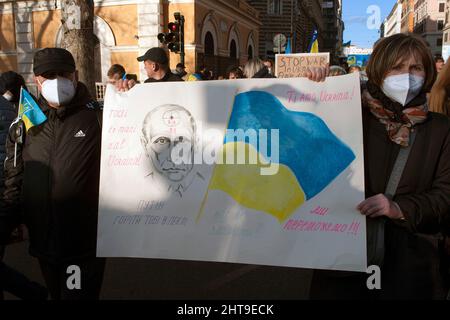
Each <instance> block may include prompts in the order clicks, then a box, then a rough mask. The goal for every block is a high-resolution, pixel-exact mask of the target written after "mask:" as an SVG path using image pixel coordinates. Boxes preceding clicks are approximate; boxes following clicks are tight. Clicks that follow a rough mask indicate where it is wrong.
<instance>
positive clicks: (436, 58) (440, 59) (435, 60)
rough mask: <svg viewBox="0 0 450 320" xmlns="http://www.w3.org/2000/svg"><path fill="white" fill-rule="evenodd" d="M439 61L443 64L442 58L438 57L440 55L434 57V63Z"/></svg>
mask: <svg viewBox="0 0 450 320" xmlns="http://www.w3.org/2000/svg"><path fill="white" fill-rule="evenodd" d="M439 61H442V62H445V60H444V58H442V56H440V55H437V56H435V57H434V62H439Z"/></svg>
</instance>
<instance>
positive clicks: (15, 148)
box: [14, 86, 23, 168]
mask: <svg viewBox="0 0 450 320" xmlns="http://www.w3.org/2000/svg"><path fill="white" fill-rule="evenodd" d="M22 91H23V86H20V98H19V105H18V106H17V118H18V119H19V118H20V104H21V103H22ZM17 125H18V126H20V123H19V122H17ZM16 134H17V129H16V132H15V133H14V136H15V135H16ZM21 134H22V132H21ZM14 140H15V141H14V142H15V143H14V168H15V167H17V137H15V139H14Z"/></svg>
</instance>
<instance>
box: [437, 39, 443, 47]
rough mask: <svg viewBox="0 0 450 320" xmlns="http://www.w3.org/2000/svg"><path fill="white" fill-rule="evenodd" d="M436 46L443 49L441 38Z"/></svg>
mask: <svg viewBox="0 0 450 320" xmlns="http://www.w3.org/2000/svg"><path fill="white" fill-rule="evenodd" d="M436 46H437V47H442V38H439V39H437V40H436Z"/></svg>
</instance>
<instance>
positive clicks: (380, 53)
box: [0, 34, 450, 300]
mask: <svg viewBox="0 0 450 320" xmlns="http://www.w3.org/2000/svg"><path fill="white" fill-rule="evenodd" d="M137 60H138V61H139V62H142V63H143V64H144V67H145V70H146V73H147V76H148V79H147V80H146V81H145V83H154V82H170V81H204V80H213V79H219V78H218V77H216V76H215V75H214V74H213V72H212V71H211V70H208V69H207V68H200V69H199V70H197V72H195V73H192V74H188V73H187V72H186V68H185V66H184V65H182V64H178V65H177V66H176V70H175V71H174V72H172V71H171V70H170V68H169V59H168V57H167V54H166V52H165V50H163V49H161V48H152V49H150V50H148V51H147V52H146V53H145V54H144V55H143V56H141V57H138V58H137ZM33 68H34V69H33V71H34V75H35V83H36V85H37V88H38V91H39V95H38V97H36V101H37V103H38V105H39V107H40V108H41V109H42V111H43V112H44V114H45V115H46V117H47V120H46V121H45V122H44V123H42V124H40V125H38V126H36V127H33V128H31V129H29V130H28V131H27V130H26V128H24V124H23V122H22V121H15V120H14V119H15V118H16V115H17V108H18V102H19V95H20V88H21V87H25V82H24V80H23V78H22V77H21V76H20V75H18V74H17V73H15V72H5V73H3V74H2V75H1V76H0V95H1V96H0V100H1V104H0V106H1V107H0V113H1V119H0V120H1V122H2V123H1V128H2V131H1V134H0V139H2V142H1V143H0V156H1V159H0V160H1V161H4V164H5V165H4V170H3V171H1V172H0V179H1V181H0V188H1V189H2V190H1V191H2V196H1V197H0V199H1V203H0V245H1V246H2V248H3V247H4V246H5V245H7V244H9V243H11V242H12V241H14V239H13V238H14V237H13V235H15V236H16V237H19V238H20V234H21V230H27V232H28V233H29V243H30V254H31V255H32V256H34V257H36V258H38V260H39V264H40V267H41V271H42V274H43V276H44V279H45V283H46V287H47V289H48V291H49V293H50V297H51V298H52V299H56V300H59V299H98V298H99V294H100V290H101V285H102V279H103V272H104V268H105V259H101V258H97V257H96V240H97V233H96V232H97V217H98V212H97V210H98V197H99V169H100V153H101V152H100V146H101V127H102V110H101V108H100V107H99V105H98V104H97V103H96V102H95V101H94V99H93V98H92V97H91V96H90V94H89V91H88V90H87V88H86V86H85V85H84V84H83V83H81V82H79V81H78V75H77V71H76V66H75V61H74V59H73V57H72V55H71V54H70V53H69V52H68V51H66V50H64V49H59V48H46V49H43V50H40V51H38V52H36V54H35V56H34V61H33ZM362 71H363V70H361V67H359V66H350V67H346V66H337V65H336V66H331V67H320V68H310V69H309V70H308V72H307V74H306V77H307V78H308V79H309V80H311V81H317V82H321V81H325V79H326V77H328V76H340V75H344V74H347V73H353V72H360V73H361V72H362ZM365 72H366V75H365V76H364V78H363V77H361V88H362V101H361V105H362V110H363V119H362V122H363V128H364V130H363V139H364V152H365V157H364V158H365V183H366V185H365V190H366V200H365V201H363V202H362V203H360V204H356V203H355V204H354V205H355V207H356V208H357V210H358V211H359V212H360V213H361V214H362V215H364V216H366V217H367V241H368V242H367V247H368V259H369V261H368V264H369V265H370V264H377V265H379V266H380V267H381V270H382V290H377V291H370V290H369V289H368V288H367V286H366V280H367V275H366V274H361V273H351V272H337V271H333V272H331V271H315V272H314V277H313V281H312V285H311V298H314V299H363V298H367V299H408V298H410V299H445V298H446V295H447V292H448V290H449V287H450V279H449V275H450V272H449V268H450V261H449V260H450V258H449V257H450V241H449V236H450V120H449V118H448V116H449V114H450V111H449V109H448V106H449V103H448V101H449V94H450V63H447V64H445V61H443V60H441V59H435V58H434V57H433V56H432V54H431V51H430V49H429V47H428V46H427V44H426V42H425V41H424V40H423V39H422V38H421V37H418V36H415V35H409V34H398V35H394V36H391V37H388V38H384V39H382V40H380V41H379V42H378V43H377V44H376V45H375V48H374V51H373V54H372V56H371V59H370V61H369V64H368V66H367V69H366V70H365ZM438 73H439V74H438ZM108 78H109V82H110V83H112V84H114V85H115V86H116V88H117V89H118V90H120V91H127V90H130V89H131V88H132V87H133V86H135V85H136V84H137V82H138V81H137V78H136V76H135V75H128V74H127V73H126V71H125V69H124V68H123V67H122V66H120V65H113V66H112V67H111V69H110V70H109V72H108ZM225 78H226V79H230V80H232V79H244V78H247V79H258V78H275V76H274V62H273V61H271V60H270V59H267V60H261V59H258V58H256V59H252V60H250V61H248V62H247V63H246V64H245V66H242V67H240V66H232V67H230V68H229V69H228V71H227V74H226V76H225ZM436 79H437V80H436ZM355 121H360V119H355ZM79 132H82V133H83V134H84V133H86V132H88V133H89V135H90V138H89V139H74V135H76V134H79ZM23 225H25V226H26V228H24V227H23ZM18 234H19V235H18ZM2 251H3V250H1V251H0V253H2ZM0 261H1V259H0ZM69 265H78V266H80V267H81V269H82V271H83V272H82V280H81V281H82V286H81V290H68V288H67V286H66V277H67V274H66V269H67V266H69ZM11 274H14V276H11ZM18 288H19V289H20V290H17V289H18ZM47 289H45V288H43V287H42V286H40V285H38V284H36V283H34V282H32V281H30V280H28V279H26V278H25V277H24V276H23V275H20V274H19V273H17V272H15V271H14V270H12V269H11V268H9V267H8V266H6V265H5V264H3V263H1V264H0V292H1V291H2V290H8V291H10V292H13V293H14V294H16V295H18V296H19V297H21V298H24V299H46V298H47V292H46V290H47ZM18 291H19V293H17V292H18Z"/></svg>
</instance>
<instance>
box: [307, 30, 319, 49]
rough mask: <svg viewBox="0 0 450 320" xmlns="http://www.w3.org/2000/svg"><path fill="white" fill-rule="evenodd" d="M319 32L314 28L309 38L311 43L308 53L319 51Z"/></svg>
mask: <svg viewBox="0 0 450 320" xmlns="http://www.w3.org/2000/svg"><path fill="white" fill-rule="evenodd" d="M318 38H319V32H318V31H317V29H314V33H313V36H312V39H311V43H310V44H309V48H308V52H309V53H319V40H318Z"/></svg>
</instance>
